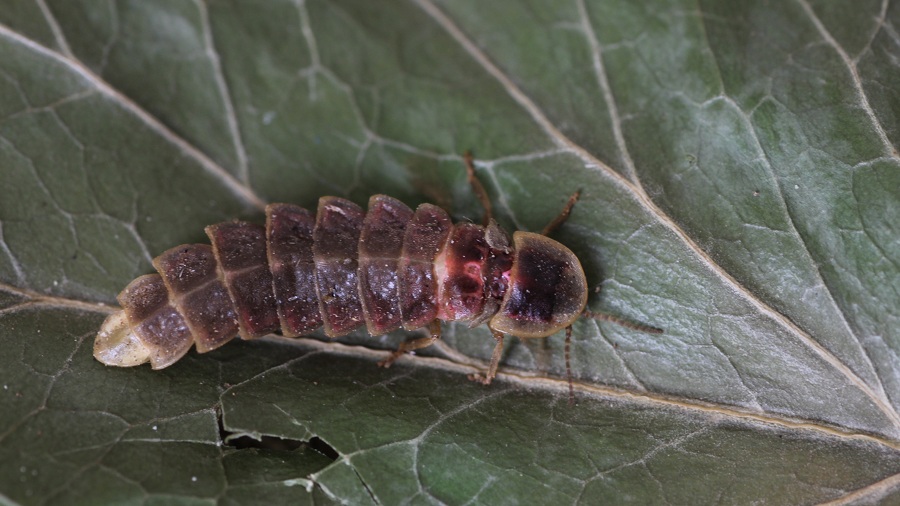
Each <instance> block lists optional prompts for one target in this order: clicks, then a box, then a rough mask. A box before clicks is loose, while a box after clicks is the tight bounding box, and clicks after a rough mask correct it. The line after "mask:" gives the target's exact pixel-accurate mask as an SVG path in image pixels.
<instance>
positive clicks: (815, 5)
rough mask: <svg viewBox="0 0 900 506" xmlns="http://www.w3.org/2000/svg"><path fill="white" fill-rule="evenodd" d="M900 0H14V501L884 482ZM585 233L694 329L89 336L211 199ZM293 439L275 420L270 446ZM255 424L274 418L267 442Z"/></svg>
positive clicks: (894, 428)
mask: <svg viewBox="0 0 900 506" xmlns="http://www.w3.org/2000/svg"><path fill="white" fill-rule="evenodd" d="M896 20H900V13H898V12H897V8H896V7H895V6H893V5H890V4H888V3H887V2H884V3H879V2H873V1H866V2H858V3H855V4H854V6H853V8H852V9H848V8H847V7H846V6H844V5H843V4H834V3H830V2H818V1H808V0H798V1H792V2H781V3H776V4H775V5H773V4H771V3H764V2H742V3H740V4H739V5H735V4H734V3H732V2H725V1H712V0H709V1H707V0H703V1H700V2H678V1H672V2H666V3H656V4H644V3H636V2H616V1H607V0H601V1H597V2H582V1H572V2H568V3H557V2H553V3H551V2H539V1H517V2H511V1H509V2H507V1H503V2H489V3H484V2H475V1H471V0H470V1H455V2H437V3H433V2H431V1H429V0H417V1H412V2H410V3H390V4H382V3H375V2H366V1H363V0H356V1H350V0H347V1H338V2H324V1H306V2H304V1H298V2H288V1H283V2H269V3H265V4H259V3H256V2H249V1H228V2H211V3H209V4H207V3H203V2H199V3H179V2H164V1H158V2H157V1H152V2H134V3H115V4H98V3H95V2H75V1H62V0H59V1H48V2H34V3H31V2H16V3H13V4H12V7H10V8H3V9H0V55H2V57H0V178H2V184H0V283H2V285H0V286H2V290H0V342H2V349H3V350H4V351H3V353H2V354H0V383H2V388H3V390H2V391H0V396H2V397H0V398H2V399H3V401H2V404H0V405H2V407H3V408H4V409H3V410H2V412H0V497H2V498H3V499H5V500H8V501H9V502H12V503H23V504H43V503H56V502H65V503H69V502H92V503H96V502H122V503H127V502H135V503H137V502H151V503H153V502H173V501H174V502H180V503H186V504H187V503H199V502H203V503H208V502H211V501H216V502H222V503H227V504H242V503H258V502H260V501H263V500H265V501H271V502H282V503H283V502H288V501H290V502H305V503H313V502H315V503H323V502H326V503H327V502H344V503H353V504H357V503H368V502H374V503H388V504H395V503H401V502H413V503H449V504H459V503H467V502H469V503H472V502H474V503H490V504H497V503H517V502H535V501H539V502H543V503H551V502H553V503H559V502H564V503H569V502H588V503H597V502H600V501H610V502H636V503H648V502H654V503H658V502H664V501H665V502H672V503H698V502H699V503H707V502H728V503H747V502H753V501H759V502H768V503H789V504H797V503H809V502H822V501H828V500H843V501H846V502H860V503H870V502H877V501H880V500H886V499H889V498H892V499H896V495H897V489H898V484H900V478H898V476H900V475H898V472H900V452H898V448H900V415H898V404H900V359H898V352H900V335H898V330H897V329H898V328H900V315H898V308H900V292H898V289H897V279H900V225H898V224H900V171H898V160H900V157H898V153H897V150H896V148H895V146H896V145H897V143H898V139H897V137H898V132H900V127H898V117H897V114H896V111H898V110H900V106H898V90H897V87H896V86H894V85H893V84H892V83H893V82H896V81H897V79H896V77H897V74H898V71H897V68H898V67H897V64H896V62H897V61H898V57H900V47H898V45H897V37H896V30H895V28H894V25H895V24H896V23H897V21H896ZM469 149H471V150H473V151H474V153H475V156H476V159H477V164H478V167H477V168H478V175H479V177H480V178H481V180H482V181H483V182H484V183H485V185H486V187H487V189H488V193H489V194H490V196H491V198H492V201H493V202H494V209H495V212H496V214H497V218H498V219H499V221H501V223H502V224H503V225H504V226H506V227H507V228H509V229H525V230H540V229H541V228H542V227H543V226H544V225H545V224H546V223H547V222H548V221H550V220H551V219H552V218H553V217H554V216H556V214H557V213H558V212H559V210H560V209H561V208H562V206H563V204H564V202H565V200H566V199H567V198H568V196H569V195H571V194H572V193H573V192H574V191H576V190H581V199H580V200H579V202H578V203H577V205H576V207H575V209H574V212H573V213H572V215H571V217H570V218H569V220H568V221H567V222H566V223H565V225H564V226H563V227H562V228H561V229H560V230H559V231H558V233H557V234H556V235H555V236H554V237H555V238H557V239H559V240H560V241H561V242H563V243H564V244H566V245H567V246H569V247H570V248H571V249H572V250H573V251H574V252H575V253H576V254H577V255H578V256H579V258H580V259H581V260H582V264H583V266H584V268H585V271H586V273H587V276H588V279H589V280H590V283H591V286H596V287H597V288H598V292H599V293H596V294H594V293H592V296H591V299H590V301H589V307H591V308H592V309H594V310H601V311H605V312H608V313H613V314H616V315H621V316H623V317H626V318H628V319H631V320H635V321H640V322H645V323H648V324H652V325H656V326H660V327H663V328H664V329H665V334H663V335H650V334H642V333H639V332H634V331H631V330H627V329H624V328H618V327H615V326H612V325H609V324H605V323H597V322H594V321H584V320H583V321H580V322H579V323H577V324H576V325H575V332H574V335H575V340H574V342H573V345H572V361H571V366H572V373H573V376H574V379H575V382H576V389H577V391H576V396H577V400H578V404H577V406H576V407H574V408H569V407H568V406H567V403H566V400H567V394H568V392H567V385H566V382H565V374H566V373H565V371H566V366H565V360H564V354H563V339H562V336H559V335H558V336H553V337H551V338H549V339H547V340H530V341H519V340H516V339H510V340H509V341H510V342H509V344H507V346H506V348H505V350H504V357H503V362H502V367H501V375H500V376H499V377H498V380H497V381H496V382H495V383H494V384H493V385H491V386H490V387H487V388H483V387H482V386H480V385H476V384H473V383H471V382H469V381H467V380H466V374H467V373H471V372H476V371H478V370H483V369H484V368H485V367H486V362H487V361H488V360H489V359H490V354H491V351H492V348H493V339H491V337H490V333H489V332H488V331H487V330H486V329H485V328H479V329H469V328H467V327H466V326H465V325H461V324H445V325H444V342H443V343H441V344H440V345H439V346H435V347H433V349H431V350H428V351H427V352H426V353H423V354H422V355H427V356H422V355H420V356H416V357H411V358H405V359H403V360H401V361H399V362H398V363H397V364H396V365H395V366H394V367H392V368H391V369H388V370H384V369H380V368H377V367H375V364H374V363H375V362H376V361H377V360H378V359H379V358H381V357H384V352H383V351H380V350H385V349H393V348H395V347H396V346H397V344H398V343H399V342H400V341H401V340H403V339H407V338H409V337H410V335H409V334H408V333H407V334H404V333H394V334H392V335H389V336H381V337H370V336H367V335H365V334H364V333H357V334H353V335H351V336H348V337H346V338H342V339H341V340H340V342H339V343H332V342H327V341H322V340H317V339H315V338H309V339H301V340H285V339H275V338H270V339H264V340H261V341H258V342H251V343H247V342H241V343H233V344H229V345H228V346H226V347H224V348H222V349H220V350H217V351H215V352H212V353H209V354H207V355H203V356H198V355H196V354H193V353H192V354H190V355H189V356H188V357H186V358H185V359H183V360H182V361H181V362H179V363H178V364H176V365H175V366H173V367H171V368H169V369H165V370H163V371H156V372H154V371H150V370H149V368H146V367H139V368H136V369H132V370H118V369H112V368H106V367H104V366H103V365H101V364H100V363H98V362H96V361H94V360H93V358H92V356H91V347H92V341H93V337H94V335H95V334H96V331H97V329H98V328H99V325H100V322H101V321H102V319H103V317H104V316H105V314H107V313H108V312H110V311H111V310H112V309H113V305H114V304H115V295H116V293H117V292H118V291H119V290H121V289H122V287H124V286H125V285H126V284H127V283H128V282H129V281H130V280H131V279H133V278H134V277H136V276H138V275H141V274H144V273H147V272H151V271H152V266H151V264H150V260H151V258H152V257H153V256H155V255H157V254H159V253H161V252H162V251H164V250H166V249H168V248H170V247H172V246H175V245H178V244H182V243H190V242H206V240H205V237H204V235H203V227H204V226H206V225H208V224H211V223H216V222H219V221H225V220H230V219H233V218H243V219H251V220H256V221H261V220H262V208H263V207H264V206H265V204H266V203H268V202H293V203H297V204H300V205H303V206H306V207H310V208H314V207H315V203H316V200H317V199H318V197H320V196H322V195H339V196H343V197H347V198H350V199H352V200H354V201H356V202H358V203H360V204H364V203H365V202H366V200H367V198H368V196H369V195H371V194H377V193H386V194H390V195H393V196H395V197H398V198H400V199H401V200H403V201H405V202H406V203H407V204H409V205H416V204H419V203H421V202H434V203H437V204H439V205H442V206H444V207H445V208H447V209H448V210H449V211H450V212H451V214H453V216H454V217H455V218H457V219H470V220H473V221H478V220H479V219H480V216H481V213H482V210H481V209H480V207H479V204H478V200H477V198H475V196H474V195H473V194H472V191H471V189H470V187H469V186H468V184H467V182H466V177H465V171H464V170H463V167H462V153H463V152H465V151H466V150H469ZM254 438H255V439H256V440H261V443H253V442H252V440H253V439H254ZM248 441H250V442H248Z"/></svg>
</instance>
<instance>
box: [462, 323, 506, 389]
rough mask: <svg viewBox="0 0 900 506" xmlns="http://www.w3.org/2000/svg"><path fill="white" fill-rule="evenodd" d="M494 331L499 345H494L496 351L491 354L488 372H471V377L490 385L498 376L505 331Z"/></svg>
mask: <svg viewBox="0 0 900 506" xmlns="http://www.w3.org/2000/svg"><path fill="white" fill-rule="evenodd" d="M493 332H494V339H496V340H497V345H496V346H494V353H493V354H492V355H491V367H490V369H488V372H487V374H482V373H475V374H470V375H469V379H470V380H472V381H477V382H478V383H481V384H483V385H490V384H491V381H493V379H494V378H495V377H496V376H497V366H498V365H499V364H500V356H501V355H503V337H504V334H503V332H497V331H493Z"/></svg>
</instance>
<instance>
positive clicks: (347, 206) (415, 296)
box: [94, 159, 661, 384]
mask: <svg viewBox="0 0 900 506" xmlns="http://www.w3.org/2000/svg"><path fill="white" fill-rule="evenodd" d="M467 161H468V162H469V163H467V167H468V170H469V179H470V181H471V182H472V185H473V187H474V189H475V191H476V194H477V195H478V197H479V198H480V199H481V200H482V202H483V203H485V207H486V214H487V216H486V217H485V223H484V225H475V224H473V223H467V222H462V223H456V224H454V223H453V222H452V221H451V219H450V217H449V216H448V214H447V212H446V211H444V210H443V209H441V208H439V207H437V206H434V205H431V204H422V205H420V206H419V207H417V208H416V209H415V211H413V210H412V209H410V208H409V207H407V206H406V205H404V204H403V203H402V202H400V201H398V200H396V199H394V198H391V197H388V196H385V195H375V196H373V197H372V198H370V199H369V205H368V212H365V211H363V209H362V208H361V207H359V206H358V205H356V204H354V203H353V202H350V201H349V200H345V199H342V198H338V197H322V198H321V199H320V200H319V204H318V209H317V211H316V213H315V214H313V213H311V212H309V211H308V210H306V209H303V208H301V207H298V206H295V205H290V204H271V205H269V206H267V207H266V225H265V227H263V226H261V225H255V224H252V223H246V222H240V221H233V222H226V223H219V224H217V225H211V226H209V227H207V228H206V233H207V235H208V236H209V238H210V241H211V242H212V245H211V246H210V245H206V244H188V245H181V246H176V247H174V248H172V249H170V250H168V251H166V252H165V253H163V254H162V255H160V256H158V257H156V258H155V259H154V260H153V265H154V266H155V267H156V270H157V271H158V272H157V273H156V274H148V275H145V276H141V277H139V278H137V279H135V280H134V281H132V282H131V283H130V284H129V285H128V286H127V287H126V288H125V289H124V290H123V291H122V293H120V294H119V296H118V300H119V303H120V304H121V305H122V308H123V309H122V310H121V311H118V312H116V313H114V314H112V315H110V316H109V317H108V318H107V320H106V321H105V322H104V323H103V326H102V328H101V329H100V332H99V334H98V335H97V339H96V341H95V342H94V356H95V357H96V358H97V359H98V360H100V361H101V362H103V363H104V364H107V365H115V366H125V367H127V366H135V365H139V364H142V363H145V362H150V365H151V366H152V368H153V369H162V368H164V367H168V366H169V365H171V364H173V363H174V362H176V361H177V360H178V359H180V358H181V357H182V356H184V354H185V353H187V352H188V350H189V349H190V347H191V345H194V346H195V347H196V349H197V351H198V352H199V353H205V352H207V351H210V350H214V349H216V348H218V347H219V346H222V345H223V344H225V343H226V342H228V341H229V340H231V339H232V338H233V337H234V336H235V335H240V336H241V337H242V338H243V339H253V338H256V337H260V336H264V335H266V334H270V333H274V332H280V333H281V334H283V335H285V336H289V337H296V336H301V335H304V334H308V333H310V332H312V331H314V330H316V329H318V328H320V327H323V328H324V332H325V334H326V335H327V336H329V337H332V338H333V337H338V336H342V335H344V334H347V333H348V332H350V331H352V330H354V329H356V328H357V327H359V326H362V325H365V326H366V328H367V329H368V331H369V333H370V334H372V335H381V334H385V333H387V332H390V331H393V330H396V329H399V328H404V329H406V330H413V329H418V328H422V327H427V328H428V330H429V334H430V335H429V336H428V337H424V338H420V339H414V340H412V341H408V342H405V343H403V344H401V346H400V348H399V349H398V350H397V351H396V352H394V353H392V354H391V355H390V356H389V357H388V358H387V359H386V360H384V361H382V362H381V365H384V366H389V365H390V364H391V362H393V360H394V359H396V358H397V357H398V356H400V355H401V354H403V353H405V352H409V351H413V350H416V349H419V348H423V347H426V346H429V345H431V344H432V343H434V342H435V341H436V340H437V339H439V338H440V334H441V326H440V322H441V321H454V320H462V321H466V322H468V323H469V324H470V325H471V326H476V325H480V324H482V323H486V324H487V325H488V327H489V328H490V330H491V331H492V333H493V335H494V337H495V339H496V341H497V342H496V346H495V348H494V353H493V357H492V360H491V365H490V368H489V370H488V371H487V373H485V374H479V375H472V379H475V380H478V381H481V382H483V383H485V384H489V383H490V382H491V380H492V379H493V378H494V377H495V375H496V373H497V364H498V362H499V360H500V355H501V352H502V349H503V338H504V336H505V335H507V334H509V335H513V336H517V337H520V338H542V337H548V336H550V335H552V334H554V333H556V332H558V331H560V330H562V329H565V330H566V345H567V346H566V351H567V352H568V343H569V339H570V337H571V329H572V323H573V322H575V320H577V319H578V318H580V317H583V316H584V317H590V318H599V319H605V320H610V321H614V322H616V323H620V324H623V325H625V326H627V327H630V328H633V329H636V330H642V331H646V332H661V331H659V330H657V329H654V328H651V327H645V326H641V325H635V324H630V323H628V322H624V321H621V320H619V319H617V318H614V317H610V316H607V315H602V314H596V313H591V312H588V311H585V306H586V304H587V291H588V289H587V282H586V280H585V275H584V271H583V270H582V267H581V264H580V263H579V261H578V258H576V256H575V254H574V253H572V251H571V250H569V249H568V248H566V247H565V246H563V245H562V244H560V243H558V242H556V241H554V240H552V239H550V238H548V237H547V235H546V234H547V233H549V232H550V231H552V229H554V228H556V227H557V226H559V225H560V224H561V223H562V222H563V221H564V220H565V218H566V217H567V216H568V213H569V211H570V210H571V208H572V205H573V204H574V203H575V201H576V200H577V197H578V194H577V193H576V195H573V196H572V198H570V199H569V203H568V205H567V206H566V208H565V209H564V210H563V212H562V213H561V214H560V215H559V217H557V219H555V220H554V221H553V222H551V224H550V225H548V226H547V228H545V230H544V234H536V233H531V232H523V231H517V232H515V233H514V234H513V235H512V240H510V238H509V236H508V235H507V234H506V232H504V231H503V229H501V228H500V227H499V226H498V225H497V223H496V222H495V221H494V220H493V219H491V218H490V205H489V203H488V201H487V198H486V194H485V192H484V189H483V188H482V187H481V185H480V183H478V181H477V179H475V178H474V169H473V167H472V165H471V162H470V160H468V159H467ZM566 358H567V365H568V353H567V357H566Z"/></svg>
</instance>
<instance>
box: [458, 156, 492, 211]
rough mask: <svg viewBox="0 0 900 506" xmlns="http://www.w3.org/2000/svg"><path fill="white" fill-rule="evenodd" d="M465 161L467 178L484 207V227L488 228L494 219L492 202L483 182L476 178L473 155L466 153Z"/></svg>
mask: <svg viewBox="0 0 900 506" xmlns="http://www.w3.org/2000/svg"><path fill="white" fill-rule="evenodd" d="M463 161H464V162H465V164H466V176H467V177H468V179H469V184H470V185H472V191H474V192H475V196H476V197H478V200H479V201H480V202H481V206H482V207H484V218H483V219H482V222H483V223H482V225H484V226H485V227H486V226H488V224H489V223H490V222H491V218H493V217H494V213H493V209H492V208H491V200H490V199H489V198H488V194H487V191H485V189H484V185H482V184H481V181H479V180H478V177H476V176H475V161H474V159H473V158H472V153H471V152H470V151H466V153H465V154H464V155H463Z"/></svg>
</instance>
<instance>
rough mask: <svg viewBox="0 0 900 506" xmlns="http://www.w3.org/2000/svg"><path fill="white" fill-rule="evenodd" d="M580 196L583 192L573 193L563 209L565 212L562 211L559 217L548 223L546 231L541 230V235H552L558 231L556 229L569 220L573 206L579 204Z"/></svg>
mask: <svg viewBox="0 0 900 506" xmlns="http://www.w3.org/2000/svg"><path fill="white" fill-rule="evenodd" d="M580 196H581V190H578V191H576V192H575V193H573V194H572V196H571V197H569V201H568V202H566V205H565V207H563V210H562V211H560V213H559V215H558V216H557V217H556V218H553V221H551V222H550V223H548V224H547V226H546V227H544V230H541V235H550V234H552V233H553V232H554V231H556V229H557V228H559V226H560V225H562V224H563V223H564V222H565V221H566V220H567V219H568V218H569V214H571V213H572V206H574V205H575V202H578V197H580Z"/></svg>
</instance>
